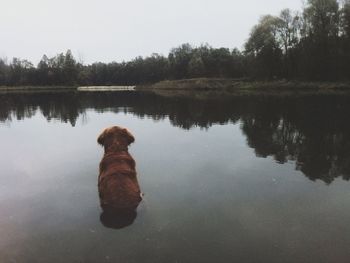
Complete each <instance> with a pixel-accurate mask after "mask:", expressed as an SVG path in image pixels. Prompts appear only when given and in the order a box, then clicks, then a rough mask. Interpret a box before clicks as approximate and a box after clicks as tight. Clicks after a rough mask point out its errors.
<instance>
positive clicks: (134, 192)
mask: <svg viewBox="0 0 350 263" xmlns="http://www.w3.org/2000/svg"><path fill="white" fill-rule="evenodd" d="M134 141H135V138H134V136H133V135H132V134H131V133H130V132H129V131H128V130H127V129H125V128H122V127H118V126H114V127H110V128H107V129H105V130H104V131H103V132H102V133H101V135H100V136H99V137H98V139H97V142H98V143H99V144H100V145H102V146H103V147H104V151H105V152H104V156H103V158H102V160H101V162H100V174H99V177H98V191H99V195H100V204H101V207H102V209H103V211H104V213H106V214H114V215H119V216H122V215H124V220H127V218H125V215H129V216H130V215H136V208H137V206H138V205H139V203H140V202H141V200H142V198H141V191H140V187H139V183H138V181H137V177H136V170H135V161H134V159H133V158H132V157H131V155H130V154H129V152H128V146H129V145H130V144H131V143H133V142H134ZM131 217H134V216H131ZM135 217H136V216H135ZM135 217H134V218H133V219H135ZM133 219H132V221H133ZM130 220H131V219H130ZM124 223H125V224H126V225H127V222H124ZM129 223H130V222H129ZM131 223H132V222H131ZM117 224H118V223H117Z"/></svg>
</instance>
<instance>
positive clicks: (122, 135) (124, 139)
mask: <svg viewBox="0 0 350 263" xmlns="http://www.w3.org/2000/svg"><path fill="white" fill-rule="evenodd" d="M134 141H135V138H134V136H133V135H132V134H131V133H130V132H129V131H128V130H127V129H125V128H122V127H119V126H113V127H110V128H107V129H105V130H104V131H103V132H102V133H101V134H100V136H99V137H98V138H97V142H98V143H99V144H100V145H102V146H105V147H108V146H109V145H113V144H117V145H120V146H121V147H127V146H128V145H129V144H131V143H133V142H134Z"/></svg>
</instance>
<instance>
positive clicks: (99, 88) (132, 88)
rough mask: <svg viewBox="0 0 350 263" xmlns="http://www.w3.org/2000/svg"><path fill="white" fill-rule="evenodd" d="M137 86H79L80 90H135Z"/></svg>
mask: <svg viewBox="0 0 350 263" xmlns="http://www.w3.org/2000/svg"><path fill="white" fill-rule="evenodd" d="M135 87H136V86H86V87H78V91H134V90H135Z"/></svg>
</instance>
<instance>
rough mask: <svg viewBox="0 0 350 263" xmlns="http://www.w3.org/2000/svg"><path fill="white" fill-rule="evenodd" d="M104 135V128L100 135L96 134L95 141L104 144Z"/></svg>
mask: <svg viewBox="0 0 350 263" xmlns="http://www.w3.org/2000/svg"><path fill="white" fill-rule="evenodd" d="M105 137H106V130H104V131H103V132H102V133H101V134H100V136H98V138H97V143H98V144H100V145H102V146H104V142H105Z"/></svg>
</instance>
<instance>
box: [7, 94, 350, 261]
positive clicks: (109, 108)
mask: <svg viewBox="0 0 350 263" xmlns="http://www.w3.org/2000/svg"><path fill="white" fill-rule="evenodd" d="M0 103H1V104H0V145H1V148H0V156H1V158H0V209H1V213H0V262H348V261H349V258H350V250H349V246H350V224H349V222H350V191H349V189H350V184H349V182H348V180H349V179H350V122H349V116H350V115H349V114H350V96H346V95H341V96H338V95H327V96H326V95H322V96H309V95H307V96H288V97H279V96H237V97H225V98H223V99H220V100H219V99H217V98H207V99H204V98H202V99H194V98H190V97H188V98H184V97H183V98H173V97H161V96H157V95H151V94H140V93H128V92H127V93H57V94H53V93H48V94H8V95H0ZM112 125H121V126H125V127H128V128H129V129H130V130H131V131H132V133H133V134H134V136H135V138H136V142H135V143H134V144H133V145H132V146H131V148H130V153H131V154H132V156H133V157H134V159H135V160H136V163H137V171H138V179H139V183H140V186H141V189H142V191H143V192H144V193H145V196H144V200H143V201H142V203H141V204H140V206H139V208H138V210H137V215H135V216H136V217H134V218H132V219H131V220H130V224H129V226H127V227H124V228H119V229H114V228H113V222H110V221H108V218H107V219H106V218H104V217H103V216H102V217H101V209H100V207H99V199H98V191H97V176H98V164H99V161H100V160H101V157H102V154H103V151H102V148H100V147H99V146H98V145H97V143H96V138H97V136H98V134H99V133H100V132H101V130H102V129H103V128H105V127H109V126H112Z"/></svg>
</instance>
